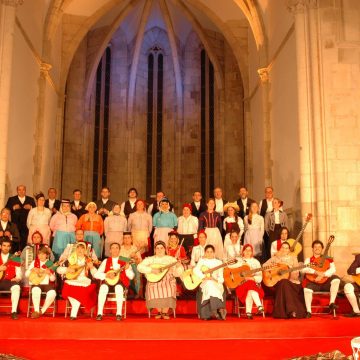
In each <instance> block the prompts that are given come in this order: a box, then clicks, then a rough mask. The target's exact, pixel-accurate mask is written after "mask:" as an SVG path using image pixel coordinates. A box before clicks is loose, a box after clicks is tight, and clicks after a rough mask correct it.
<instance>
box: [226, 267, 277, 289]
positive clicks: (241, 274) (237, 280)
mask: <svg viewBox="0 0 360 360" xmlns="http://www.w3.org/2000/svg"><path fill="white" fill-rule="evenodd" d="M274 266H276V264H274V265H268V266H263V267H259V268H257V269H250V266H249V265H247V264H244V265H242V266H240V267H237V268H229V267H227V268H225V269H224V282H225V285H226V286H227V287H228V288H229V289H235V288H237V287H238V286H239V285H242V284H244V283H245V281H246V278H247V277H249V276H251V275H254V274H256V273H257V272H259V271H265V270H267V269H271V268H272V267H274Z"/></svg>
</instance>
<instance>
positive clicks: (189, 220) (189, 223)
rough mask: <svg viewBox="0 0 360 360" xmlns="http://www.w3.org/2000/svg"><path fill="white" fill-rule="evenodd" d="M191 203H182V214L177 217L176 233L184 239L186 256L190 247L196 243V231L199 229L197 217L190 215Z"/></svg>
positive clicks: (189, 252) (189, 251)
mask: <svg viewBox="0 0 360 360" xmlns="http://www.w3.org/2000/svg"><path fill="white" fill-rule="evenodd" d="M191 212H192V206H191V204H184V205H183V214H182V216H180V217H179V218H178V229H177V231H178V233H179V237H180V239H184V242H183V246H184V248H185V250H186V253H187V254H188V256H190V254H191V249H192V248H193V246H194V244H196V243H197V232H198V230H199V219H198V218H197V217H196V216H193V215H191Z"/></svg>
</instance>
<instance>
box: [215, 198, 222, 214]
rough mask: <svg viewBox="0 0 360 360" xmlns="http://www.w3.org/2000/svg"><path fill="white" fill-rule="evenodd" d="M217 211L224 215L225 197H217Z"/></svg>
mask: <svg viewBox="0 0 360 360" xmlns="http://www.w3.org/2000/svg"><path fill="white" fill-rule="evenodd" d="M215 211H216V212H218V213H219V214H220V215H221V216H224V202H223V199H215Z"/></svg>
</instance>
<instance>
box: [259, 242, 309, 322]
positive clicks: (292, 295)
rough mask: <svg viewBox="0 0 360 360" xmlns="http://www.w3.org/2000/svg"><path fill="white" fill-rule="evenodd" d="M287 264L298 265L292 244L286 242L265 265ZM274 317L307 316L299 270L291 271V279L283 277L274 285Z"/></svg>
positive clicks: (290, 265)
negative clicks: (291, 249) (292, 252)
mask: <svg viewBox="0 0 360 360" xmlns="http://www.w3.org/2000/svg"><path fill="white" fill-rule="evenodd" d="M274 263H275V264H286V265H287V266H288V267H289V268H292V267H296V266H298V261H297V258H296V256H293V255H290V244H289V243H288V242H284V243H282V245H281V248H280V250H279V251H278V252H277V253H276V254H275V255H274V256H273V257H272V258H270V259H269V260H268V261H267V262H266V263H265V264H264V265H265V266H266V265H270V264H274ZM274 290H275V293H274V310H273V314H272V315H273V317H274V318H282V319H288V318H290V319H293V318H305V317H306V307H305V300H304V290H303V287H302V285H301V283H300V280H299V271H293V272H291V273H290V277H289V279H282V280H280V281H279V282H278V283H277V284H276V285H275V286H274Z"/></svg>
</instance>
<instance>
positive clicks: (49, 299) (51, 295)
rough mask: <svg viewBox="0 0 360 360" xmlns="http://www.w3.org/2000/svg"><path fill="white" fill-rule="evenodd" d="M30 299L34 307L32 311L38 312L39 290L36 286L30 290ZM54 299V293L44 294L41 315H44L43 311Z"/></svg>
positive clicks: (52, 291) (50, 291)
mask: <svg viewBox="0 0 360 360" xmlns="http://www.w3.org/2000/svg"><path fill="white" fill-rule="evenodd" d="M31 297H32V302H33V305H34V311H36V312H40V299H41V289H40V288H39V287H37V286H35V287H33V288H32V289H31ZM55 298H56V291H55V290H49V291H48V292H47V293H46V298H45V301H44V305H43V306H42V308H41V313H42V314H44V313H45V311H46V310H47V309H48V308H49V306H50V305H51V304H52V303H53V302H54V300H55Z"/></svg>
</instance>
